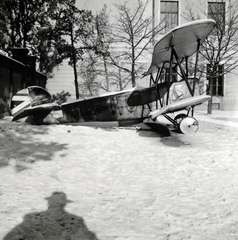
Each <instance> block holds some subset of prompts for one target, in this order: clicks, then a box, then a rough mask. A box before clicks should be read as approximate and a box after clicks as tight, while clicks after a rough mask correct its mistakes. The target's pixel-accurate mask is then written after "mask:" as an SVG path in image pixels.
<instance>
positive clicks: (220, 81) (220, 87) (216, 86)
mask: <svg viewBox="0 0 238 240" xmlns="http://www.w3.org/2000/svg"><path fill="white" fill-rule="evenodd" d="M212 68H213V67H212V65H211V64H207V80H208V81H209V86H210V81H211V79H212V76H214V77H213V86H212V94H213V96H224V65H223V64H222V65H220V64H219V65H217V66H216V67H215V69H214V70H215V72H214V73H212V70H213V69H212Z"/></svg>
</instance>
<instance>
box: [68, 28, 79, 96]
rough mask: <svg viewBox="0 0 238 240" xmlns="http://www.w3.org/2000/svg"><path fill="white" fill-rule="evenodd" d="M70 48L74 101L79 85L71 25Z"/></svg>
mask: <svg viewBox="0 0 238 240" xmlns="http://www.w3.org/2000/svg"><path fill="white" fill-rule="evenodd" d="M70 30H71V35H70V36H71V47H72V60H73V69H74V85H75V95H76V99H79V84H78V73H77V59H76V53H75V47H74V35H73V26H72V25H71V29H70Z"/></svg>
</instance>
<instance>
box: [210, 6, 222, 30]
mask: <svg viewBox="0 0 238 240" xmlns="http://www.w3.org/2000/svg"><path fill="white" fill-rule="evenodd" d="M225 12H226V6H225V3H224V2H208V18H211V19H214V20H215V21H216V23H217V26H218V27H219V26H220V27H221V29H222V30H223V31H224V30H225Z"/></svg>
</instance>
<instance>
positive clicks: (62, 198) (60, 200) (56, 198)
mask: <svg viewBox="0 0 238 240" xmlns="http://www.w3.org/2000/svg"><path fill="white" fill-rule="evenodd" d="M45 199H46V200H47V201H48V206H49V209H54V208H58V209H63V208H65V206H66V205H67V203H72V201H71V200H69V199H67V197H66V194H65V193H64V192H53V193H52V194H51V196H49V197H47V198H45Z"/></svg>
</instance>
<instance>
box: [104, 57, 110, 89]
mask: <svg viewBox="0 0 238 240" xmlns="http://www.w3.org/2000/svg"><path fill="white" fill-rule="evenodd" d="M103 63H104V71H105V75H106V83H107V92H109V77H108V70H107V62H106V57H105V55H103Z"/></svg>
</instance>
